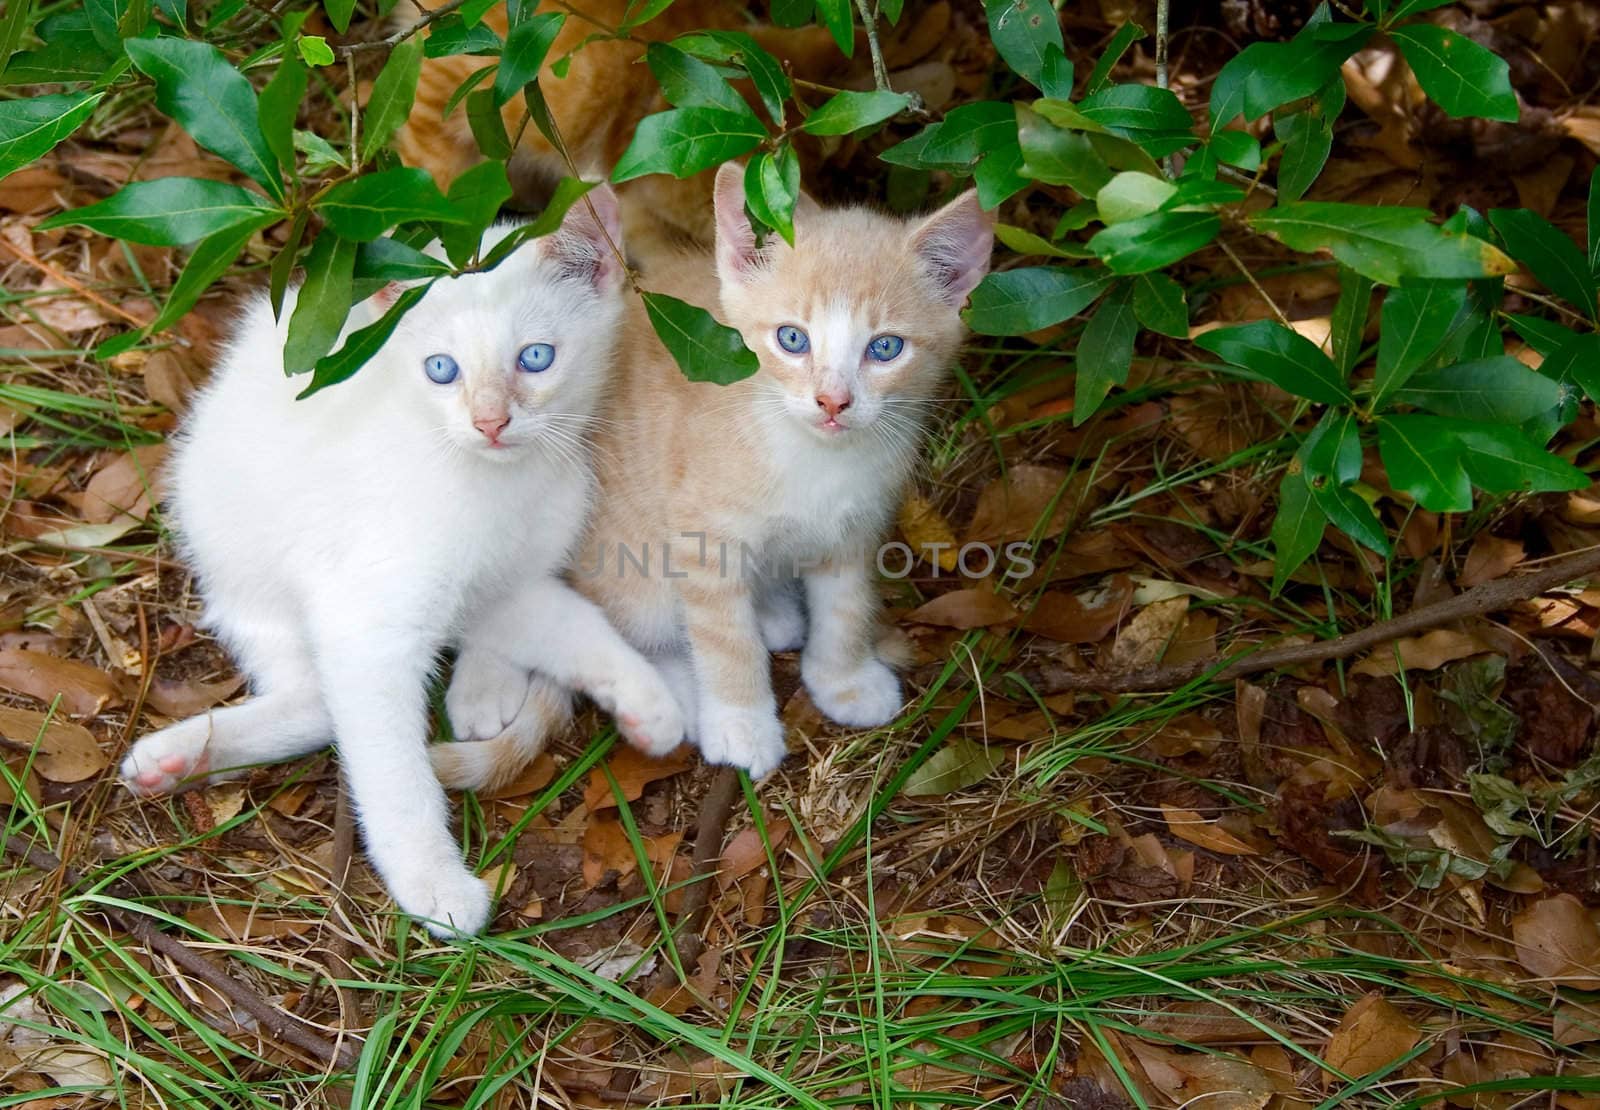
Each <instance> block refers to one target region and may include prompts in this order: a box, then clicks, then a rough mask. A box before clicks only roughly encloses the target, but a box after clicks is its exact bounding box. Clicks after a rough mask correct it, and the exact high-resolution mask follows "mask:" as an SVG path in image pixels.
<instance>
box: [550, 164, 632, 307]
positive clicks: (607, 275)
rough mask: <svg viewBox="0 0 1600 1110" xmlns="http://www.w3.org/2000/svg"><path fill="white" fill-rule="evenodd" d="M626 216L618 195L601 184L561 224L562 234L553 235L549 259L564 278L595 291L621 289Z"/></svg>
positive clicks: (607, 186)
mask: <svg viewBox="0 0 1600 1110" xmlns="http://www.w3.org/2000/svg"><path fill="white" fill-rule="evenodd" d="M621 250H622V216H621V213H620V212H619V210H618V207H617V194H616V193H615V192H613V191H612V189H611V186H610V185H608V184H606V183H605V182H603V181H602V182H601V183H600V184H598V185H596V186H595V187H594V188H593V189H590V190H589V191H588V192H587V193H585V194H584V195H583V196H581V197H579V198H578V201H577V203H575V204H574V205H573V206H572V207H571V208H569V209H568V210H567V216H566V219H564V220H562V221H561V230H560V231H557V232H556V233H555V234H553V235H551V236H550V238H549V240H548V244H547V246H546V248H545V252H546V256H547V257H549V258H552V259H554V260H555V261H556V262H557V263H558V264H559V265H560V267H561V269H562V273H563V275H564V276H571V277H580V278H583V279H585V280H587V281H589V282H591V283H592V284H593V285H594V286H595V288H597V289H601V290H612V289H617V288H620V287H621V284H622V263H621V262H619V261H618V259H617V253H618V252H619V251H621Z"/></svg>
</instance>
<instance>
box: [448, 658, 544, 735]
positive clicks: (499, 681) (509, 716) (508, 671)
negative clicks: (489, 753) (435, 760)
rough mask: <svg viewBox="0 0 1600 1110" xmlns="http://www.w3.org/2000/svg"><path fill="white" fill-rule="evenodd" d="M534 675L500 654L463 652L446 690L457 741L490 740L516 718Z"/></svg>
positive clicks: (452, 727) (452, 728) (453, 730)
mask: <svg viewBox="0 0 1600 1110" xmlns="http://www.w3.org/2000/svg"><path fill="white" fill-rule="evenodd" d="M530 681H531V676H530V675H529V674H528V672H527V671H525V670H523V669H522V668H520V667H514V666H512V665H511V664H510V663H508V662H506V661H505V660H504V659H501V658H500V657H499V656H498V655H492V654H490V653H488V652H483V651H474V652H465V651H464V652H462V653H461V656H460V657H459V658H458V659H457V660H456V666H455V671H454V673H453V674H452V675H451V676H450V689H449V690H447V691H445V695H444V708H445V713H446V714H448V715H449V717H450V730H451V732H453V733H454V734H455V738H456V739H457V740H488V739H490V738H492V737H495V736H498V735H500V734H501V733H502V732H504V731H505V729H506V726H507V725H509V724H510V723H511V722H512V721H513V720H515V719H516V716H517V711H518V710H520V709H521V708H522V703H523V702H524V701H526V700H527V697H528V683H529V682H530Z"/></svg>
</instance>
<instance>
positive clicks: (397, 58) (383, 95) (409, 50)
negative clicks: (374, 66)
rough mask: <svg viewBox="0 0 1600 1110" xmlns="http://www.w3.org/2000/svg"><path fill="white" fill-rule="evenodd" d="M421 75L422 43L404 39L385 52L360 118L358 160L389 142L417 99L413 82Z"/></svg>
mask: <svg viewBox="0 0 1600 1110" xmlns="http://www.w3.org/2000/svg"><path fill="white" fill-rule="evenodd" d="M421 76H422V44H421V43H419V42H418V41H417V40H416V39H414V38H413V39H407V40H406V41H405V42H402V43H399V44H397V45H396V46H395V48H394V49H393V50H391V51H390V52H389V60H388V61H387V62H384V63H383V69H382V70H381V71H380V72H379V73H378V78H377V80H375V81H374V82H373V83H372V94H371V95H370V96H368V97H367V108H366V111H365V112H364V113H363V114H362V117H361V126H362V130H361V158H362V160H363V161H365V160H366V159H368V158H371V157H372V156H373V155H374V154H376V153H377V152H378V151H380V150H382V149H383V147H384V146H385V145H386V144H387V143H388V142H389V139H390V138H391V137H392V136H393V135H394V133H395V131H397V130H398V129H399V127H400V125H401V124H402V123H404V122H405V121H406V117H407V116H409V115H410V114H411V105H412V103H413V102H414V101H415V100H416V97H417V80H418V78H420V77H421Z"/></svg>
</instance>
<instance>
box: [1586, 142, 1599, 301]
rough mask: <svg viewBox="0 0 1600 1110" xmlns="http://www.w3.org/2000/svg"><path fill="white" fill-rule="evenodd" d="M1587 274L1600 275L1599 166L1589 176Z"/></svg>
mask: <svg viewBox="0 0 1600 1110" xmlns="http://www.w3.org/2000/svg"><path fill="white" fill-rule="evenodd" d="M1588 217H1589V220H1588V232H1589V272H1590V273H1591V274H1600V166H1596V167H1595V168H1594V173H1592V174H1590V175H1589V210H1588Z"/></svg>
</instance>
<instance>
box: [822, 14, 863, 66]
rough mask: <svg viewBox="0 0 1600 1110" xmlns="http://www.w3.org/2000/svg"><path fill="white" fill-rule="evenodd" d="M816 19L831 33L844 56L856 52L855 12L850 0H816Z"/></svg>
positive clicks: (851, 55)
mask: <svg viewBox="0 0 1600 1110" xmlns="http://www.w3.org/2000/svg"><path fill="white" fill-rule="evenodd" d="M816 2H817V20H818V22H820V23H821V24H822V25H823V26H825V27H826V28H827V29H828V32H829V33H830V34H831V35H833V41H834V42H836V43H838V44H839V49H840V50H841V51H843V52H844V56H845V57H846V58H850V57H854V56H855V52H856V28H855V12H854V10H853V9H852V8H851V6H850V0H816Z"/></svg>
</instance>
